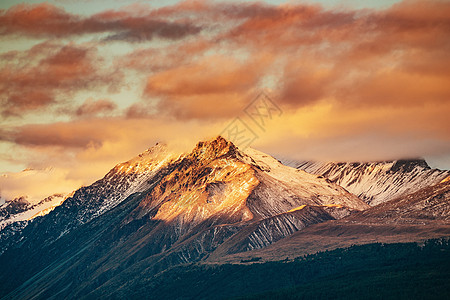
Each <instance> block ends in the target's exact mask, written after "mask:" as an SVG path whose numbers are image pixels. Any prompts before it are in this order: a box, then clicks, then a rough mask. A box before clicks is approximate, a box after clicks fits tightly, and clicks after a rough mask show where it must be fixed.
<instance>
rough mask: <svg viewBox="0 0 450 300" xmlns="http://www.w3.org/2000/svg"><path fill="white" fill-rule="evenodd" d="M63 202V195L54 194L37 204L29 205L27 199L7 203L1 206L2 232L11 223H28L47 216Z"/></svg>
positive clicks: (17, 199) (0, 226) (0, 227)
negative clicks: (38, 217) (41, 216)
mask: <svg viewBox="0 0 450 300" xmlns="http://www.w3.org/2000/svg"><path fill="white" fill-rule="evenodd" d="M62 201H64V195H62V194H54V195H52V196H49V197H47V198H45V199H43V200H41V201H39V202H38V203H36V204H31V203H29V202H28V201H27V200H26V198H25V197H19V198H16V199H13V200H11V201H6V202H5V203H4V204H3V205H1V206H0V231H1V229H3V228H4V227H5V226H7V225H9V224H11V223H14V222H18V221H27V220H31V219H33V218H35V217H37V216H40V215H45V214H47V213H48V212H50V211H51V210H53V209H54V208H55V207H56V206H58V205H60V204H61V202H62Z"/></svg>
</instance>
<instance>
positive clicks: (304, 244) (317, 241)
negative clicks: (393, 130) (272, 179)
mask: <svg viewBox="0 0 450 300" xmlns="http://www.w3.org/2000/svg"><path fill="white" fill-rule="evenodd" d="M441 237H447V238H448V237H450V180H444V181H443V182H441V183H438V184H436V185H433V186H429V187H425V188H423V189H420V190H419V191H417V192H414V193H412V194H409V195H406V196H401V197H399V198H396V199H393V200H390V201H387V202H385V203H382V204H379V205H377V206H374V207H371V208H369V209H366V210H364V211H360V212H355V213H354V214H352V215H349V216H347V217H345V218H342V219H339V220H330V221H327V222H323V223H320V224H319V223H318V224H314V225H311V226H309V227H308V228H305V229H304V230H302V231H299V232H296V233H294V234H292V235H290V236H288V237H286V238H284V239H282V240H280V241H278V242H276V243H274V244H272V245H270V246H268V247H266V248H263V249H258V250H255V251H249V252H243V253H236V254H231V255H228V256H223V257H220V258H215V259H211V260H210V262H220V263H237V262H240V261H242V260H243V261H247V260H250V259H251V258H252V257H259V258H260V259H261V260H262V261H271V260H281V259H285V258H286V257H291V258H292V257H298V256H300V255H306V254H311V253H315V252H318V251H324V250H334V249H336V248H342V247H350V246H352V245H355V244H359V245H361V244H370V243H410V242H420V243H423V242H424V241H426V240H428V239H433V238H441Z"/></svg>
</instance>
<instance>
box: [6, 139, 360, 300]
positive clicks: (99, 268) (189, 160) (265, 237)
mask: <svg viewBox="0 0 450 300" xmlns="http://www.w3.org/2000/svg"><path fill="white" fill-rule="evenodd" d="M366 208H368V205H367V204H366V203H364V202H363V201H361V200H360V199H359V198H357V197H356V196H354V195H352V194H350V193H349V192H347V191H346V190H345V189H343V188H342V187H340V186H339V185H337V184H335V183H331V182H330V181H329V180H327V179H324V178H320V177H318V176H316V175H311V174H308V173H306V172H304V171H301V170H296V169H294V168H290V167H287V166H284V165H282V164H281V163H279V162H278V161H277V160H276V159H274V158H272V157H271V156H269V155H266V154H264V153H261V152H259V151H256V150H253V149H246V150H245V151H242V150H240V149H239V148H237V147H236V146H235V145H234V144H233V143H232V142H230V141H227V140H226V139H224V138H223V137H220V136H218V137H216V138H214V139H211V140H208V141H203V142H199V143H198V144H197V145H196V146H195V147H194V148H193V150H192V151H190V152H188V153H184V154H181V155H177V154H173V153H171V152H170V151H169V150H168V149H167V147H166V146H164V145H160V144H158V145H156V146H154V147H152V148H150V149H149V150H147V151H145V152H144V153H142V154H141V155H139V156H137V157H135V158H133V159H131V160H129V161H128V162H125V163H122V164H119V165H117V166H116V167H114V168H113V169H112V170H111V171H110V172H108V173H107V174H106V175H105V177H104V178H102V179H101V180H99V181H97V182H95V183H93V184H92V185H90V186H87V187H83V188H81V189H79V190H77V191H76V192H75V193H74V194H73V196H72V197H69V198H68V199H66V200H65V201H64V203H63V204H62V205H61V206H59V207H56V208H55V209H54V210H53V211H52V212H50V213H49V214H48V215H46V216H43V217H40V218H37V219H35V220H34V221H33V222H31V223H30V224H29V225H28V226H27V227H25V229H24V230H22V231H21V232H20V234H18V235H16V236H14V237H13V238H14V239H15V241H17V242H16V243H12V242H11V241H9V243H6V244H7V245H13V246H11V249H8V250H7V251H6V252H5V253H4V254H3V255H2V256H0V263H1V265H2V268H8V266H9V267H12V266H15V267H16V268H17V266H27V267H26V268H25V267H24V268H20V270H18V272H17V274H20V276H19V275H18V277H10V276H8V275H7V274H8V272H2V275H0V280H2V281H3V282H8V285H5V286H10V288H11V289H14V288H16V287H17V284H20V283H21V282H25V281H26V280H28V279H30V276H32V275H33V274H35V273H36V272H39V271H40V270H42V269H44V268H48V269H47V271H46V272H45V274H43V275H42V276H39V277H35V279H33V280H32V281H34V280H36V282H31V281H29V282H28V283H27V284H26V286H25V287H23V289H21V290H20V291H18V293H19V294H17V295H16V296H18V297H29V296H33V295H45V293H43V294H41V292H42V290H41V288H40V287H42V288H44V286H45V288H44V289H47V290H60V289H61V290H63V289H64V288H63V286H67V284H68V283H69V282H73V280H74V278H73V274H74V272H75V273H77V272H76V271H75V270H77V269H79V268H83V269H85V271H84V272H83V274H78V275H77V277H79V278H78V279H77V280H82V282H84V284H85V285H86V284H87V286H83V287H78V288H79V289H78V290H72V291H71V295H78V296H81V295H85V294H86V293H89V292H90V291H93V290H94V289H96V288H98V287H99V286H100V285H102V283H105V282H106V281H105V280H110V279H113V277H115V276H118V275H119V274H122V272H125V271H126V270H129V271H131V270H140V268H141V267H143V266H145V268H150V267H152V268H156V269H155V270H157V269H158V268H166V267H168V266H171V265H175V264H179V263H187V262H195V261H198V260H206V259H208V258H209V257H210V258H217V257H220V256H221V255H224V254H231V253H237V252H242V251H248V250H252V249H258V248H262V247H265V246H267V245H269V244H271V243H273V242H275V241H277V240H279V239H281V238H283V237H285V236H288V235H290V234H292V233H294V232H295V231H298V230H301V229H303V228H305V227H307V226H309V225H311V224H315V223H320V222H324V221H327V220H334V219H338V218H342V217H344V216H346V215H348V214H350V213H351V212H352V211H357V210H364V209H366ZM19 240H20V243H18V241H19ZM4 244H5V243H4ZM56 261H60V262H61V265H64V268H63V269H60V268H59V267H55V268H53V267H49V265H53V264H54V263H55V262H56ZM70 261H73V263H69V262H70ZM54 266H56V265H54ZM12 269H13V268H12ZM106 269H107V270H109V271H107V272H106V273H105V271H104V270H106ZM5 270H6V269H5ZM126 272H128V271H126ZM133 272H134V271H133ZM56 274H58V275H57V276H56ZM99 276H100V277H99ZM11 278H15V280H14V281H12V279H11ZM44 282H45V284H43V283H44ZM41 283H42V285H41ZM9 291H10V290H9ZM24 291H26V294H21V293H24ZM65 293H66V294H65ZM67 293H68V291H67V292H63V294H64V295H66V296H67V295H68V294H67ZM63 294H61V296H63Z"/></svg>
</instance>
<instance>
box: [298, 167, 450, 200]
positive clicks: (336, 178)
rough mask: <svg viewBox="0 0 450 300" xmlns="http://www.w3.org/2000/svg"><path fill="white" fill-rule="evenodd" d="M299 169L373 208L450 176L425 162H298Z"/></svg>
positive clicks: (449, 173) (447, 172) (448, 172)
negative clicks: (329, 183) (331, 183)
mask: <svg viewBox="0 0 450 300" xmlns="http://www.w3.org/2000/svg"><path fill="white" fill-rule="evenodd" d="M295 167H297V168H298V169H301V170H304V171H306V172H308V173H311V174H316V175H319V176H323V177H325V178H328V179H329V180H331V181H332V182H335V183H337V184H339V185H340V186H342V187H344V188H345V189H346V190H348V191H349V192H351V193H353V194H355V195H356V196H358V197H359V198H361V199H362V200H364V201H365V202H366V203H368V204H369V205H370V206H375V205H377V204H380V203H383V202H386V201H389V200H392V199H395V198H397V197H400V196H405V195H407V194H410V193H413V192H416V191H418V190H420V189H422V188H424V187H428V186H431V185H434V184H437V183H439V182H441V181H442V180H444V179H445V178H447V177H449V176H450V171H441V170H438V169H431V168H430V167H429V166H428V164H427V163H426V162H425V160H423V159H413V160H396V161H387V162H368V163H334V162H329V163H321V162H308V161H307V162H298V163H295Z"/></svg>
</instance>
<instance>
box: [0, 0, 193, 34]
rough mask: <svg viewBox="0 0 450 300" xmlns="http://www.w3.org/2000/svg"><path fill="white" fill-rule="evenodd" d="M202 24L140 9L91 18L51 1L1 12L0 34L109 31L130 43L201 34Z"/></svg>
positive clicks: (105, 13)
mask: <svg viewBox="0 0 450 300" xmlns="http://www.w3.org/2000/svg"><path fill="white" fill-rule="evenodd" d="M200 31H201V27H199V26H196V25H194V24H191V23H189V22H182V21H169V20H161V19H158V18H155V17H154V16H152V15H151V11H148V12H147V14H145V13H143V12H142V11H141V10H137V11H132V10H130V11H125V12H116V11H107V12H103V13H100V14H97V15H93V16H91V17H89V18H85V17H82V16H78V15H73V14H70V13H67V12H66V11H64V10H63V9H61V8H58V7H55V6H53V5H51V4H48V3H40V4H35V5H30V4H19V5H16V6H13V7H12V8H10V9H8V10H1V11H0V35H8V34H23V35H28V36H33V37H64V36H69V35H81V34H89V33H110V35H109V36H108V37H107V38H106V39H105V40H124V41H128V42H130V41H131V42H132V41H142V40H151V39H152V38H153V37H159V38H163V39H172V40H175V39H180V38H184V37H186V36H189V35H195V34H198V33H199V32H200Z"/></svg>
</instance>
